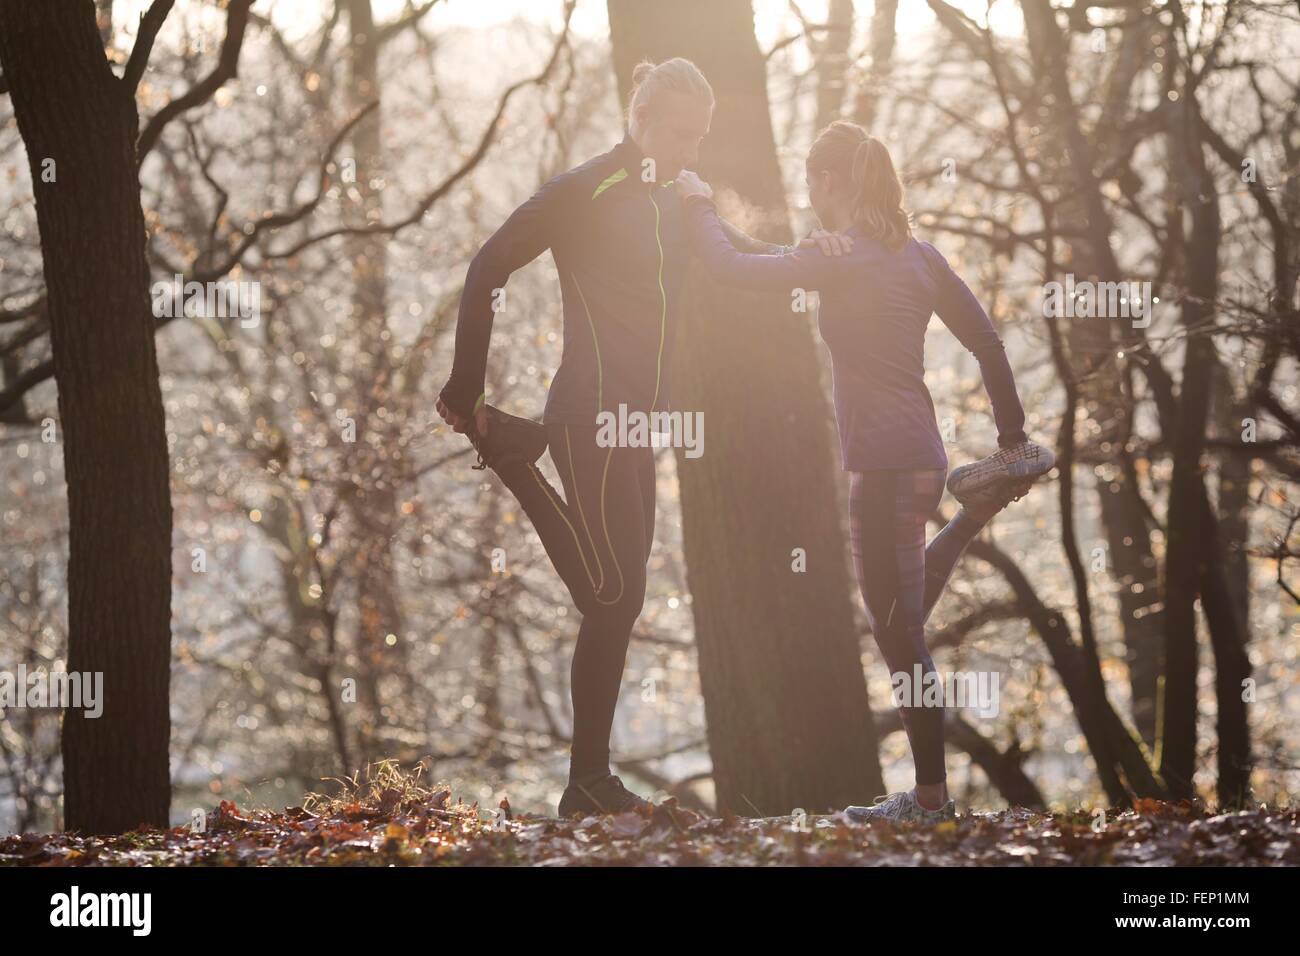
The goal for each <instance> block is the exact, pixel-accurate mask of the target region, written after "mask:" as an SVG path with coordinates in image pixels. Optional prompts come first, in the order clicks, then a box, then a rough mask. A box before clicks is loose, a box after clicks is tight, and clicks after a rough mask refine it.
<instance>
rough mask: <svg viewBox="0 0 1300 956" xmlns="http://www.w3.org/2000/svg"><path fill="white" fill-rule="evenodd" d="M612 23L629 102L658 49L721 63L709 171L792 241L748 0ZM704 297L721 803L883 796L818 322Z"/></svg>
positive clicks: (694, 515) (753, 300) (697, 327)
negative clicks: (797, 561) (803, 566)
mask: <svg viewBox="0 0 1300 956" xmlns="http://www.w3.org/2000/svg"><path fill="white" fill-rule="evenodd" d="M609 19H610V33H611V36H612V39H613V48H614V65H615V70H616V72H617V74H618V80H619V89H620V91H621V93H622V95H623V97H624V100H626V98H627V94H628V91H629V86H630V80H631V73H632V68H633V66H634V65H635V64H636V63H637V62H638V61H639V60H641V59H642V58H650V59H652V60H655V61H659V60H662V59H665V58H667V57H670V56H685V57H687V58H689V59H691V60H693V61H694V62H695V63H696V64H697V65H698V66H699V67H700V68H701V69H702V70H703V71H704V73H705V75H706V76H708V78H709V81H710V82H711V84H712V85H713V89H714V92H715V94H716V95H717V100H718V103H717V109H716V110H715V112H714V117H713V128H712V133H711V134H710V136H709V138H708V139H706V140H705V144H704V153H703V157H702V164H701V165H702V169H703V173H704V175H705V176H706V177H707V178H708V179H710V180H711V181H712V182H713V183H714V185H715V186H717V187H724V188H725V187H729V188H730V189H732V190H734V191H735V192H736V193H738V194H739V195H740V197H741V198H742V199H743V200H744V201H745V202H747V203H748V204H751V207H752V208H753V209H754V210H755V212H756V216H755V219H756V220H757V222H758V223H759V225H757V226H756V227H753V231H755V232H758V233H759V234H760V235H762V236H763V238H768V239H781V238H787V237H788V236H789V222H788V218H787V210H786V205H785V193H784V189H783V188H782V183H781V175H780V170H779V168H778V166H777V162H776V150H775V143H774V141H773V136H772V125H771V119H770V115H769V111H768V102H767V93H766V77H765V73H764V67H763V60H762V57H761V55H760V53H759V50H758V44H757V42H756V41H755V39H754V29H753V12H752V10H751V8H750V4H749V3H748V0H716V2H711V3H698V2H695V0H670V2H664V3H657V4H643V3H638V2H632V0H610V2H609ZM720 194H721V193H720ZM687 299H688V301H687V306H686V312H685V314H684V315H683V323H682V330H681V331H682V334H681V335H680V336H679V340H678V341H679V342H680V343H681V346H680V348H679V349H678V355H677V367H676V372H675V395H674V401H675V404H676V405H677V407H679V408H682V409H690V410H702V411H704V413H705V418H706V419H707V421H708V423H709V431H708V435H709V443H708V454H706V455H704V456H702V457H700V458H697V459H694V460H687V459H685V458H683V457H679V459H678V477H679V481H680V486H681V501H682V524H683V539H684V549H685V553H686V561H687V568H688V572H687V581H688V584H689V586H690V589H691V595H692V602H693V604H692V609H693V611H694V616H695V630H696V642H697V644H698V647H699V665H700V683H701V688H702V690H703V694H704V704H705V715H706V718H707V721H708V737H709V749H710V753H711V755H712V757H713V765H714V781H715V783H716V786H717V798H718V805H719V809H721V810H731V811H735V812H738V813H741V814H757V815H765V814H777V813H789V812H791V811H792V810H793V809H794V808H796V807H802V808H803V809H805V810H808V811H810V812H811V811H815V810H826V809H830V808H835V807H843V806H844V805H845V804H846V803H849V802H856V801H863V800H867V801H869V800H870V798H871V797H872V796H873V795H875V794H878V793H880V792H882V790H883V785H882V781H881V774H880V764H879V758H878V755H877V752H876V737H875V731H874V728H873V726H872V719H871V712H870V709H869V707H868V704H867V694H866V686H865V681H864V678H863V672H862V664H861V659H860V646H859V636H858V634H857V632H856V629H855V625H854V617H853V605H852V601H853V600H855V598H854V597H853V595H854V589H853V585H852V582H851V580H850V575H849V572H848V562H847V559H846V554H847V550H846V541H845V535H844V530H843V525H842V523H841V516H840V514H839V512H838V506H837V500H836V490H835V487H836V486H835V475H834V470H835V469H836V468H837V467H838V466H839V465H838V462H837V461H836V458H835V455H834V453H833V450H832V422H833V418H832V415H831V410H830V407H829V404H828V402H827V399H826V395H825V393H824V392H823V390H822V388H821V368H820V364H819V362H818V360H817V354H816V351H815V347H814V344H813V337H812V330H811V327H810V326H809V324H808V323H807V322H806V321H805V320H804V319H803V318H801V317H800V316H799V315H792V314H791V310H790V299H789V298H788V297H782V296H775V297H773V296H763V295H754V294H749V293H742V292H736V291H734V290H725V291H724V290H720V289H718V288H717V287H714V286H712V285H711V284H709V283H707V282H705V281H703V277H701V281H700V282H699V283H697V284H695V286H694V287H693V288H692V290H691V293H690V294H689V295H688V297H687ZM795 549H803V550H804V551H805V552H806V555H807V570H806V571H805V572H803V573H800V572H798V571H795V570H794V569H793V567H792V564H793V560H794V559H793V552H794V551H795Z"/></svg>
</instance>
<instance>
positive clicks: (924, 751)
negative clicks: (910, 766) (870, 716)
mask: <svg viewBox="0 0 1300 956" xmlns="http://www.w3.org/2000/svg"><path fill="white" fill-rule="evenodd" d="M946 477H947V476H946V473H945V472H944V471H942V470H939V469H932V470H925V471H894V470H882V471H859V472H854V473H853V476H852V479H851V481H850V485H849V520H850V526H851V529H852V541H853V565H854V569H855V570H856V571H857V576H858V587H859V588H860V589H861V590H862V600H863V601H864V602H865V604H866V606H867V617H868V618H869V620H870V621H871V630H872V632H873V634H874V635H875V638H876V644H877V645H878V646H879V647H880V652H881V654H882V655H884V658H885V663H886V664H887V665H888V666H889V672H890V674H891V675H893V674H897V673H899V672H900V671H901V672H903V673H905V674H906V675H907V677H908V680H909V682H912V681H913V680H914V677H913V675H914V674H915V670H914V667H915V666H916V665H917V664H919V665H920V666H921V672H922V673H923V674H926V673H930V672H932V671H934V669H935V667H934V661H932V660H931V659H930V651H929V649H928V648H927V647H926V644H925V621H926V618H928V617H929V616H930V611H931V609H932V608H933V607H934V605H935V602H936V601H937V600H938V599H939V595H940V594H941V593H942V592H943V589H944V585H946V584H947V583H948V578H949V576H950V575H951V574H952V569H953V567H954V566H955V565H956V564H957V559H958V558H959V557H961V553H962V551H964V550H965V549H966V545H968V544H969V543H970V542H971V540H972V539H973V538H974V537H975V536H976V535H977V534H978V533H979V531H980V529H981V528H982V527H983V526H984V522H981V521H978V520H976V519H974V518H971V517H970V516H969V515H967V514H966V512H965V511H959V512H958V513H957V516H956V517H955V518H953V519H952V520H951V521H949V522H948V524H947V526H946V527H944V529H943V530H942V531H940V532H939V533H938V534H937V535H936V536H935V538H934V540H933V541H931V542H930V544H929V546H927V545H926V543H925V524H926V521H927V520H928V519H929V517H930V516H931V515H932V514H933V513H934V510H935V508H937V507H938V505H939V499H940V498H941V497H942V496H943V488H944V480H945V478H946ZM917 691H918V693H919V688H917ZM913 703H914V701H913V700H912V699H911V698H910V696H909V698H907V699H905V700H904V706H903V707H901V708H900V710H901V712H902V718H903V728H904V730H906V731H907V740H908V743H909V744H910V745H911V747H912V760H913V762H914V763H915V765H916V782H917V783H918V784H922V785H924V784H936V783H942V782H943V781H944V780H945V779H946V776H947V774H946V772H945V770H944V761H943V707H942V706H938V707H935V706H931V707H922V706H911V705H912V704H913Z"/></svg>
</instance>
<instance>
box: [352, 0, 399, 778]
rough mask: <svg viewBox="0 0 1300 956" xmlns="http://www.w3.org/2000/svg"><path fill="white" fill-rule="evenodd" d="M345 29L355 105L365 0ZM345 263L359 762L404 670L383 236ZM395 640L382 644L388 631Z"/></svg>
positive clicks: (373, 75) (378, 150)
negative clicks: (385, 694) (358, 470)
mask: <svg viewBox="0 0 1300 956" xmlns="http://www.w3.org/2000/svg"><path fill="white" fill-rule="evenodd" d="M343 2H344V3H345V7H346V9H347V13H348V27H349V31H350V33H351V45H350V47H349V68H350V72H351V80H352V88H351V95H352V106H353V108H354V109H358V110H359V109H361V108H362V107H364V106H366V105H367V104H369V103H371V102H373V101H374V100H377V99H379V95H380V83H379V51H380V39H379V33H378V28H377V26H376V24H375V20H374V15H373V12H372V10H371V5H370V4H371V0H343ZM382 122H383V121H382V116H381V111H380V110H378V109H376V110H373V111H372V112H371V113H370V115H368V116H367V117H366V118H365V119H363V120H362V121H361V122H359V123H358V124H357V126H356V129H355V130H353V133H352V151H353V157H352V158H353V159H354V160H355V162H356V178H357V181H356V189H357V192H358V193H359V194H360V196H361V202H360V212H361V215H360V216H359V217H358V218H359V219H361V220H362V221H366V222H380V221H382V220H383V197H382V195H381V192H380V189H379V188H377V186H376V185H375V184H377V183H379V182H381V181H382V180H383V158H384V157H383V146H382V142H381V139H380V133H381V130H382ZM349 252H350V255H351V259H352V282H353V291H352V320H353V323H354V328H355V334H356V336H357V339H358V341H360V342H363V343H366V344H365V345H364V346H363V348H362V349H361V350H360V354H359V355H358V357H357V368H356V386H357V389H356V392H355V394H356V395H357V400H358V402H359V404H360V407H359V408H358V421H357V447H356V459H355V460H356V462H357V463H358V464H359V465H361V466H363V469H362V470H363V474H364V475H365V476H366V478H367V479H368V480H367V487H366V488H365V489H364V492H363V493H361V494H359V495H358V496H357V498H356V501H355V504H356V514H357V518H358V521H357V534H358V536H359V540H358V542H357V551H356V554H357V575H358V580H357V601H358V605H359V607H358V610H359V612H360V613H359V622H358V629H357V635H356V640H357V647H356V650H357V659H358V662H359V664H360V673H359V674H358V680H357V690H358V695H357V703H358V705H360V710H361V713H360V715H359V716H360V719H359V721H358V734H357V740H358V748H359V750H360V754H359V757H360V760H361V763H362V765H363V766H364V765H366V764H369V763H371V762H372V761H374V760H376V759H378V758H380V757H383V756H385V754H384V753H383V749H384V747H385V744H384V743H383V739H382V738H383V734H382V732H381V731H382V727H383V725H384V723H385V722H386V718H385V717H384V712H385V702H384V701H383V700H382V698H381V695H380V689H379V688H380V681H381V680H382V679H383V677H384V676H385V675H387V674H390V673H397V674H405V672H406V669H405V666H404V653H403V652H404V648H405V646H406V645H405V644H404V643H403V640H402V638H403V634H402V631H403V626H402V615H401V610H400V608H399V607H398V599H397V583H396V581H395V580H394V560H393V547H394V545H393V539H394V537H395V536H396V534H397V514H398V507H397V494H396V491H395V489H394V484H393V479H394V473H393V472H394V464H395V463H394V462H393V461H392V460H391V459H390V457H389V455H390V451H389V449H390V448H392V447H394V446H395V445H396V441H393V440H389V438H388V437H386V436H387V433H388V432H389V431H390V423H391V421H392V419H391V418H389V419H380V418H379V417H378V416H377V415H376V414H375V410H376V409H378V408H380V407H387V408H389V409H390V410H391V409H392V402H391V401H390V396H391V394H392V393H391V391H390V388H391V384H392V365H391V363H390V361H389V354H390V353H389V345H388V342H389V339H388V336H387V335H386V334H385V333H386V332H387V329H388V313H387V306H388V241H387V237H386V236H383V235H373V236H360V237H358V238H357V239H355V240H353V241H352V242H350V243H349ZM390 634H392V635H394V636H395V637H396V639H397V640H396V643H395V644H393V645H390V644H389V643H388V635H390Z"/></svg>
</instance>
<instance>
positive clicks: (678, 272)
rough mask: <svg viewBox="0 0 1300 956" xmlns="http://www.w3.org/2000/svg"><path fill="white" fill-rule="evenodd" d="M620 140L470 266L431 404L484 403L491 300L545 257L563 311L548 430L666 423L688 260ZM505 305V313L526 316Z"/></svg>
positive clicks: (667, 214) (456, 407)
mask: <svg viewBox="0 0 1300 956" xmlns="http://www.w3.org/2000/svg"><path fill="white" fill-rule="evenodd" d="M643 159H644V156H643V154H642V153H641V151H640V149H639V147H638V146H637V145H636V143H635V142H634V141H633V140H632V139H631V137H625V138H624V140H623V141H622V142H621V143H619V144H618V145H617V146H615V147H614V148H613V149H611V150H610V151H608V152H606V153H604V154H602V155H600V156H597V157H596V158H595V159H592V160H590V161H588V162H586V163H583V164H582V165H581V166H578V167H576V168H574V169H571V170H569V171H568V172H566V173H562V174H561V175H559V176H557V177H555V178H554V179H552V180H551V181H550V182H548V183H546V185H544V186H543V187H542V188H541V189H539V190H538V191H537V193H536V194H535V195H534V196H533V197H532V198H531V199H529V200H528V201H527V202H525V203H524V204H523V205H522V206H520V207H519V208H518V209H516V210H515V211H514V213H513V214H511V216H510V218H509V219H507V220H506V222H505V223H504V224H503V225H502V226H501V228H500V229H498V230H497V231H496V233H495V234H494V235H493V236H492V237H491V238H490V239H489V240H488V241H487V242H486V243H485V244H484V245H483V248H482V249H480V250H479V252H478V254H477V255H476V256H475V257H474V261H473V262H472V263H471V264H470V267H469V273H468V274H467V276H466V278H465V289H464V292H463V294H462V296H461V301H460V314H459V317H458V319H457V324H456V353H455V358H454V361H453V365H452V372H451V377H450V378H449V379H448V381H447V384H446V385H445V386H444V387H443V390H442V394H441V397H442V400H443V401H444V402H445V403H446V404H447V406H448V407H449V408H450V409H451V410H452V411H454V412H457V413H458V414H460V415H469V414H470V413H472V412H473V411H474V409H475V408H476V406H477V403H478V402H479V400H480V399H481V397H482V396H483V387H484V384H483V383H484V375H485V369H486V366H487V354H488V342H489V339H490V337H491V334H492V319H493V301H494V298H497V296H494V292H495V290H497V289H502V288H504V287H505V285H506V280H507V279H508V278H509V276H510V274H511V273H512V272H514V271H515V270H516V269H518V268H520V267H522V266H524V265H526V264H527V263H529V262H531V261H532V260H533V259H536V258H537V257H538V256H539V255H541V254H542V252H544V251H545V250H547V249H550V250H551V252H552V254H553V255H554V258H555V265H556V269H557V270H558V271H559V277H560V289H561V295H562V298H563V302H564V351H563V354H562V357H561V360H560V367H559V369H558V370H557V371H556V373H555V379H554V381H553V382H552V384H551V389H550V394H549V395H548V396H547V401H546V412H545V415H544V416H543V420H544V421H545V422H547V423H552V422H555V423H568V424H584V425H595V424H596V415H597V413H598V412H601V411H611V412H615V413H617V411H618V406H619V405H620V404H625V405H627V407H628V410H629V411H651V410H660V411H665V410H668V408H669V388H670V384H671V369H670V362H671V356H672V349H673V336H674V332H675V329H676V325H677V322H676V317H677V312H678V300H679V297H680V294H681V287H682V282H683V280H684V278H685V273H686V264H687V262H688V260H689V258H690V254H691V252H690V241H689V238H688V236H687V234H686V229H685V221H684V219H683V209H682V203H681V199H680V198H679V197H678V195H677V191H676V189H675V188H673V187H672V185H671V184H670V183H655V182H646V181H644V179H643V177H642V171H643V168H644V167H643ZM526 307H527V306H526V305H524V304H521V303H520V302H519V299H518V297H517V296H516V297H514V298H511V297H509V296H505V308H506V309H507V310H511V309H520V308H526Z"/></svg>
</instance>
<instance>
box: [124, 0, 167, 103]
mask: <svg viewBox="0 0 1300 956" xmlns="http://www.w3.org/2000/svg"><path fill="white" fill-rule="evenodd" d="M175 2H176V0H153V3H152V4H151V5H150V7H149V9H148V10H147V11H146V12H145V15H144V16H142V17H141V18H140V30H139V32H138V33H136V35H135V46H134V47H132V49H131V58H130V59H129V60H127V61H126V71H125V72H124V73H123V74H122V82H123V83H124V84H126V88H127V91H128V92H129V93H130V94H131V95H132V96H135V91H136V89H137V88H138V87H139V86H140V78H141V77H142V76H144V71H145V68H146V67H148V66H149V54H150V53H151V52H152V51H153V41H154V40H155V39H157V37H158V31H159V30H161V29H162V25H163V21H164V20H166V19H167V14H169V13H171V11H172V5H173V4H174V3H175Z"/></svg>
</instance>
